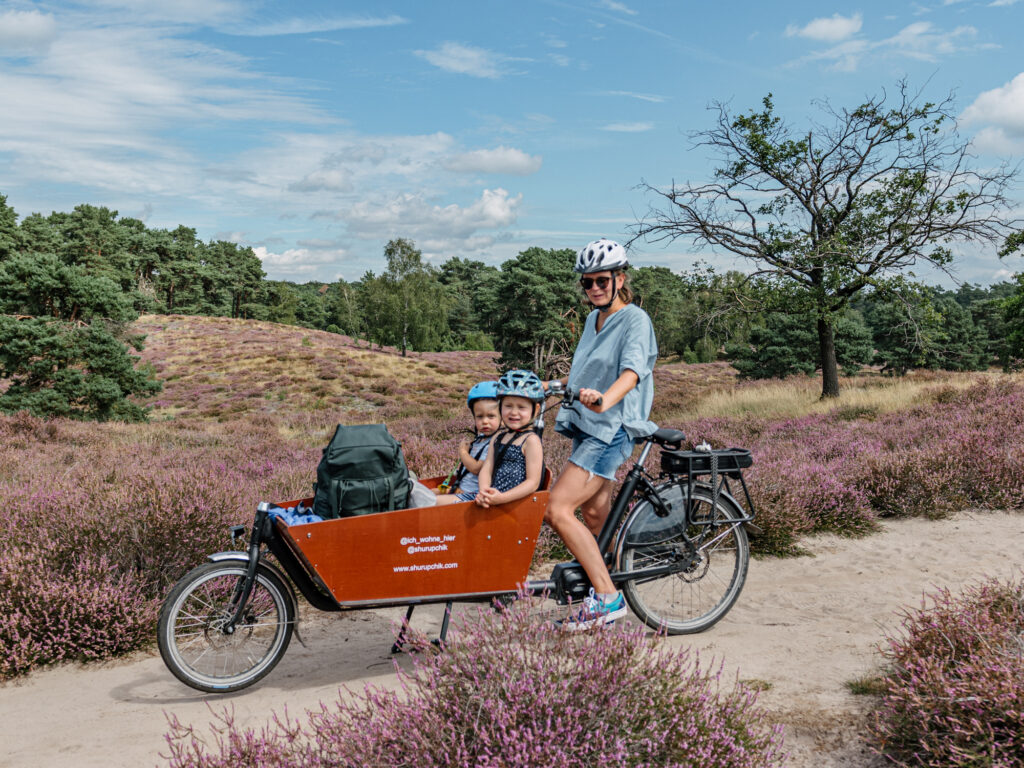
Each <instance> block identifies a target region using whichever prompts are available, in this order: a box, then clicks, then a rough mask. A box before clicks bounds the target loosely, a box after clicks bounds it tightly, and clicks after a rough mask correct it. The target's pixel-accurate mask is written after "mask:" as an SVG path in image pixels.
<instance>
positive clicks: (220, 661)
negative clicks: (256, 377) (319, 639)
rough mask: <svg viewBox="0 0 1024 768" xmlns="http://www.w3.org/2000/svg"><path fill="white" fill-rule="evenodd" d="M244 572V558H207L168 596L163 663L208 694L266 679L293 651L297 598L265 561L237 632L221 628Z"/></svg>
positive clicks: (160, 632) (160, 631) (161, 628)
mask: <svg viewBox="0 0 1024 768" xmlns="http://www.w3.org/2000/svg"><path fill="white" fill-rule="evenodd" d="M245 573H246V564H245V563H239V562H220V563H204V564H203V565H200V566H198V567H197V568H193V569H192V570H191V571H189V572H188V573H187V574H185V576H183V577H182V578H181V579H180V580H179V581H178V583H177V584H175V585H174V587H173V588H172V589H171V591H170V593H169V594H168V595H167V598H166V599H165V600H164V603H163V606H162V607H161V609H160V620H159V622H158V624H157V645H158V646H159V648H160V656H161V657H162V658H163V660H164V664H166V665H167V668H168V669H170V670H171V672H172V674H173V675H174V676H175V677H176V678H178V679H179V680H180V681H181V682H183V683H185V685H188V686H191V687H192V688H195V689H197V690H200V691H204V692H206V693H230V692H233V691H239V690H241V689H243V688H246V687H248V686H250V685H252V684H253V683H255V682H257V681H259V680H261V679H263V678H264V677H265V676H266V675H267V674H268V673H269V672H270V670H272V669H273V668H274V667H275V666H276V665H277V663H278V662H279V661H280V660H281V657H282V656H284V653H285V651H286V650H288V644H289V642H290V641H291V637H292V629H293V627H294V624H295V598H294V596H293V593H292V591H291V589H290V588H289V587H288V586H287V584H286V583H285V582H284V581H283V580H282V579H281V577H280V576H278V574H276V573H275V572H274V571H273V570H271V569H270V568H268V567H267V566H265V565H262V564H261V565H260V566H259V567H258V569H257V571H256V581H255V583H254V584H253V588H252V594H251V595H250V596H249V599H248V601H247V602H246V610H245V613H244V614H243V616H242V620H241V621H240V622H239V624H238V625H237V626H236V627H235V631H234V633H233V634H230V635H229V634H226V633H224V632H222V631H221V627H223V626H224V624H225V623H226V621H227V619H228V618H230V616H231V615H232V613H233V609H232V608H231V605H230V603H231V595H232V593H233V592H234V589H235V586H236V585H237V584H238V583H239V580H240V579H244V578H245Z"/></svg>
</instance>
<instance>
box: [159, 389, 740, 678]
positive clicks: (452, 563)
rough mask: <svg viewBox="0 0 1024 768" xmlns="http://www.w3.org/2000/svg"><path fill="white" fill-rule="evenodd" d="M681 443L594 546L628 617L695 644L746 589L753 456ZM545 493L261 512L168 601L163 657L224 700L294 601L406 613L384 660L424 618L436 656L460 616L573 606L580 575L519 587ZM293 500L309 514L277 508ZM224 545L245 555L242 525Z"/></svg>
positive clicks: (644, 454) (579, 593)
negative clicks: (429, 607) (484, 606)
mask: <svg viewBox="0 0 1024 768" xmlns="http://www.w3.org/2000/svg"><path fill="white" fill-rule="evenodd" d="M549 394H555V395H558V396H560V397H561V404H562V406H563V407H573V403H574V402H575V401H576V393H575V392H572V391H570V390H560V391H557V392H552V393H549ZM685 439H686V436H685V435H684V434H683V432H681V431H679V430H676V429H665V428H663V429H659V430H658V431H657V432H655V433H654V434H653V435H651V436H650V437H648V438H645V439H644V440H643V442H642V443H641V450H640V454H639V456H638V458H637V460H636V462H635V463H634V465H633V467H632V468H631V469H630V470H629V472H628V473H627V474H626V477H625V480H624V481H623V482H622V485H621V486H620V488H619V491H618V493H617V494H616V496H615V498H614V500H613V503H612V508H611V512H610V514H609V515H608V519H607V520H606V521H605V524H604V527H603V529H602V530H601V532H600V534H599V535H598V539H597V540H598V545H599V547H600V550H601V551H602V552H603V553H605V559H606V562H607V563H608V565H609V571H610V573H611V577H612V581H613V582H614V583H615V584H616V586H617V587H619V588H620V589H622V591H623V593H624V595H625V598H626V601H627V603H628V604H629V607H630V609H631V610H632V612H633V614H634V615H635V616H636V617H637V618H638V619H640V621H642V622H643V623H644V624H646V625H647V626H648V627H651V628H652V629H654V630H656V631H659V632H664V633H667V634H686V633H693V632H701V631H703V630H705V629H707V628H709V627H710V626H712V625H713V624H715V622H717V621H718V620H719V619H721V618H722V617H723V616H724V615H725V614H726V613H727V612H728V611H729V609H730V608H731V607H732V606H733V604H734V603H735V602H736V599H737V598H738V597H739V594H740V591H741V590H742V588H743V583H744V581H745V579H746V575H747V567H748V563H749V559H750V547H749V542H748V537H747V531H748V528H750V529H753V530H756V528H755V527H754V526H753V524H752V523H751V521H752V520H753V518H754V507H753V503H752V501H751V498H750V493H749V490H748V488H747V484H746V481H745V480H744V478H743V469H745V468H747V467H750V466H751V465H752V460H751V456H750V452H749V451H747V450H744V449H738V448H732V449H727V450H712V449H711V448H710V446H707V445H701V446H698V447H697V448H696V449H694V450H682V444H683V442H684V441H685ZM655 446H657V447H658V448H660V449H661V460H660V472H659V473H658V474H657V475H652V474H651V473H649V472H648V471H647V470H646V469H645V464H646V462H647V459H648V456H649V454H650V451H651V449H652V448H654V447H655ZM443 480H444V478H432V479H429V480H425V481H423V482H424V484H426V485H428V486H430V487H435V486H437V485H438V484H440V483H441V482H442V481H443ZM549 484H550V472H549V471H548V470H545V473H544V480H543V482H542V484H541V487H540V488H539V489H538V490H537V491H536V492H535V493H533V494H530V495H529V496H527V497H526V498H524V499H521V500H519V501H517V502H512V503H509V504H505V505H500V506H495V507H491V508H487V509H484V508H481V507H479V506H477V505H476V503H475V502H472V501H469V502H464V503H460V504H454V505H448V506H430V507H414V508H411V509H400V510H394V511H390V512H381V513H376V514H370V515H363V516H359V517H342V518H338V519H332V520H324V521H322V522H316V523H308V524H300V525H291V526H289V525H286V524H285V523H284V522H283V521H282V520H281V519H279V518H276V517H275V516H273V515H271V514H270V508H271V505H270V504H268V503H266V502H261V503H260V504H259V505H258V506H257V509H256V515H255V517H254V519H253V524H252V527H251V529H250V531H249V536H248V546H247V548H246V549H244V550H235V551H226V552H218V553H215V554H212V555H210V556H209V557H208V562H206V563H204V564H202V565H200V566H198V567H196V568H194V569H193V570H191V571H189V572H188V573H187V574H186V575H185V576H184V577H182V578H181V580H179V581H178V582H177V584H175V585H174V587H173V588H172V589H171V591H170V593H169V594H168V596H167V598H166V599H165V600H164V603H163V605H162V608H161V611H160V618H159V623H158V629H157V633H158V634H157V638H158V645H159V648H160V654H161V656H162V657H163V660H164V662H165V663H166V665H167V667H168V668H169V669H170V670H171V672H172V673H173V674H174V675H175V676H176V677H177V678H178V679H179V680H181V681H182V682H183V683H185V684H186V685H189V686H191V687H193V688H196V689H198V690H200V691H206V692H220V693H227V692H232V691H237V690H240V689H242V688H245V687H247V686H249V685H252V684H253V683H255V682H257V681H258V680H260V679H262V678H263V677H264V676H266V675H267V674H268V673H269V672H270V671H271V670H272V669H273V668H274V666H275V665H276V664H277V663H278V661H280V659H281V657H282V656H283V655H284V653H285V651H286V650H287V648H288V644H289V642H290V640H291V637H292V633H293V631H294V629H295V626H296V623H297V617H298V601H297V598H296V591H297V592H298V593H299V594H301V595H302V597H303V598H305V600H306V601H307V602H308V603H309V605H310V606H312V607H313V608H315V609H317V610H321V611H349V610H357V609H362V608H381V607H387V606H408V610H407V613H406V620H405V623H404V624H403V626H402V630H401V631H400V633H399V636H398V639H397V641H396V643H395V646H394V647H393V648H392V651H393V652H397V651H398V650H399V649H400V648H401V646H402V644H403V642H404V640H405V632H406V629H407V628H408V623H409V620H410V619H411V617H412V613H413V610H414V608H415V607H416V606H417V605H425V604H436V603H444V604H445V605H446V610H445V614H444V619H443V623H442V626H441V632H440V638H439V641H440V643H443V642H444V641H445V638H446V635H447V632H448V620H449V617H450V614H451V607H452V603H453V602H455V601H460V602H462V601H493V602H494V604H495V605H501V604H502V602H504V601H508V600H510V599H514V598H515V597H516V596H518V595H522V594H526V595H536V596H543V597H544V598H546V599H550V600H554V601H555V602H556V603H557V604H558V605H569V604H570V603H579V602H581V601H582V600H583V598H584V597H585V596H586V595H587V594H588V592H589V590H590V583H589V580H588V578H587V575H586V573H585V572H584V570H583V568H582V567H581V566H580V565H579V563H577V562H575V561H574V562H566V563H559V564H557V565H556V566H555V567H554V569H553V571H552V573H551V575H550V577H548V578H546V579H540V580H529V579H528V578H527V576H528V571H529V568H530V564H531V561H532V560H533V554H534V549H535V547H536V544H537V538H538V536H539V534H540V527H541V523H542V521H543V518H544V512H545V508H546V506H547V500H548V486H549ZM735 488H738V489H739V491H741V492H742V493H734V489H735ZM741 500H742V502H743V503H741ZM300 501H301V502H303V503H304V504H305V505H306V506H309V505H311V503H312V499H302V500H295V501H287V502H282V503H281V504H280V505H279V506H282V507H290V506H295V505H296V504H298V503H299V502H300ZM231 536H232V541H233V542H235V541H240V540H241V541H244V539H245V531H244V526H233V527H232V529H231ZM268 555H272V556H273V559H270V558H269V557H268Z"/></svg>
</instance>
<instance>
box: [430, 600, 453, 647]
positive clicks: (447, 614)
mask: <svg viewBox="0 0 1024 768" xmlns="http://www.w3.org/2000/svg"><path fill="white" fill-rule="evenodd" d="M452 602H453V601H451V600H449V601H448V602H447V603H445V604H444V618H443V619H442V620H441V635H440V636H439V637H438V638H437V640H435V641H434V645H435V646H437V647H438V648H440V649H441V650H442V651H443V650H444V644H445V642H446V641H447V639H448V622H449V621H450V620H451V618H452Z"/></svg>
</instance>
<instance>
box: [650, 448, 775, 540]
mask: <svg viewBox="0 0 1024 768" xmlns="http://www.w3.org/2000/svg"><path fill="white" fill-rule="evenodd" d="M753 465H754V458H753V456H751V454H750V451H749V450H748V449H746V448H725V449H720V450H690V451H669V450H664V449H662V452H661V470H662V472H664V473H665V474H667V475H669V476H671V477H678V476H685V477H686V497H687V499H691V498H692V497H693V488H694V485H696V481H697V478H698V477H703V476H704V475H710V476H711V477H710V484H711V504H712V509H713V508H714V507H715V505H716V504H717V503H718V494H719V493H720V492H721V490H722V488H723V487H724V488H725V492H726V493H728V494H729V495H730V496H731V495H732V489H731V488H730V487H729V479H730V478H732V479H733V480H739V481H740V486H741V487H742V488H743V496H744V498H745V499H746V501H747V509H746V510H743V511H744V512H746V513H747V514H746V516H745V517H742V518H739V519H738V520H737V521H736V522H740V523H749V522H750V521H752V520H753V519H754V517H755V516H756V515H757V512H756V510H755V509H754V501H753V499H751V498H750V490H749V489H748V488H747V482H746V480H744V479H743V470H744V469H747V468H749V467H752V466H753ZM719 477H721V480H719ZM748 510H749V511H748ZM691 512H692V509H691V508H690V505H689V503H687V517H688V518H690V519H689V520H688V522H689V523H690V524H691V525H711V524H712V523H713V521H712V520H697V519H693V515H692V514H691Z"/></svg>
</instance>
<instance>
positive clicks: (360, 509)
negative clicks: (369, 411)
mask: <svg viewBox="0 0 1024 768" xmlns="http://www.w3.org/2000/svg"><path fill="white" fill-rule="evenodd" d="M411 488H412V484H411V483H410V482H409V470H408V469H407V468H406V466H405V457H404V456H402V445H401V443H399V442H398V441H397V440H395V438H393V437H392V436H391V433H390V432H388V429H387V427H386V426H384V425H383V424H359V425H355V426H350V427H346V426H344V425H342V424H339V425H338V428H337V429H336V430H335V431H334V437H332V438H331V442H329V443H328V444H327V447H326V448H324V455H323V458H322V459H320V464H319V465H317V468H316V486H315V496H314V498H313V514H315V515H320V517H322V518H324V519H325V520H326V519H331V518H336V517H352V516H354V515H369V514H372V513H374V512H387V511H388V510H392V509H405V508H406V507H407V506H408V504H409V491H410V490H411Z"/></svg>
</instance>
